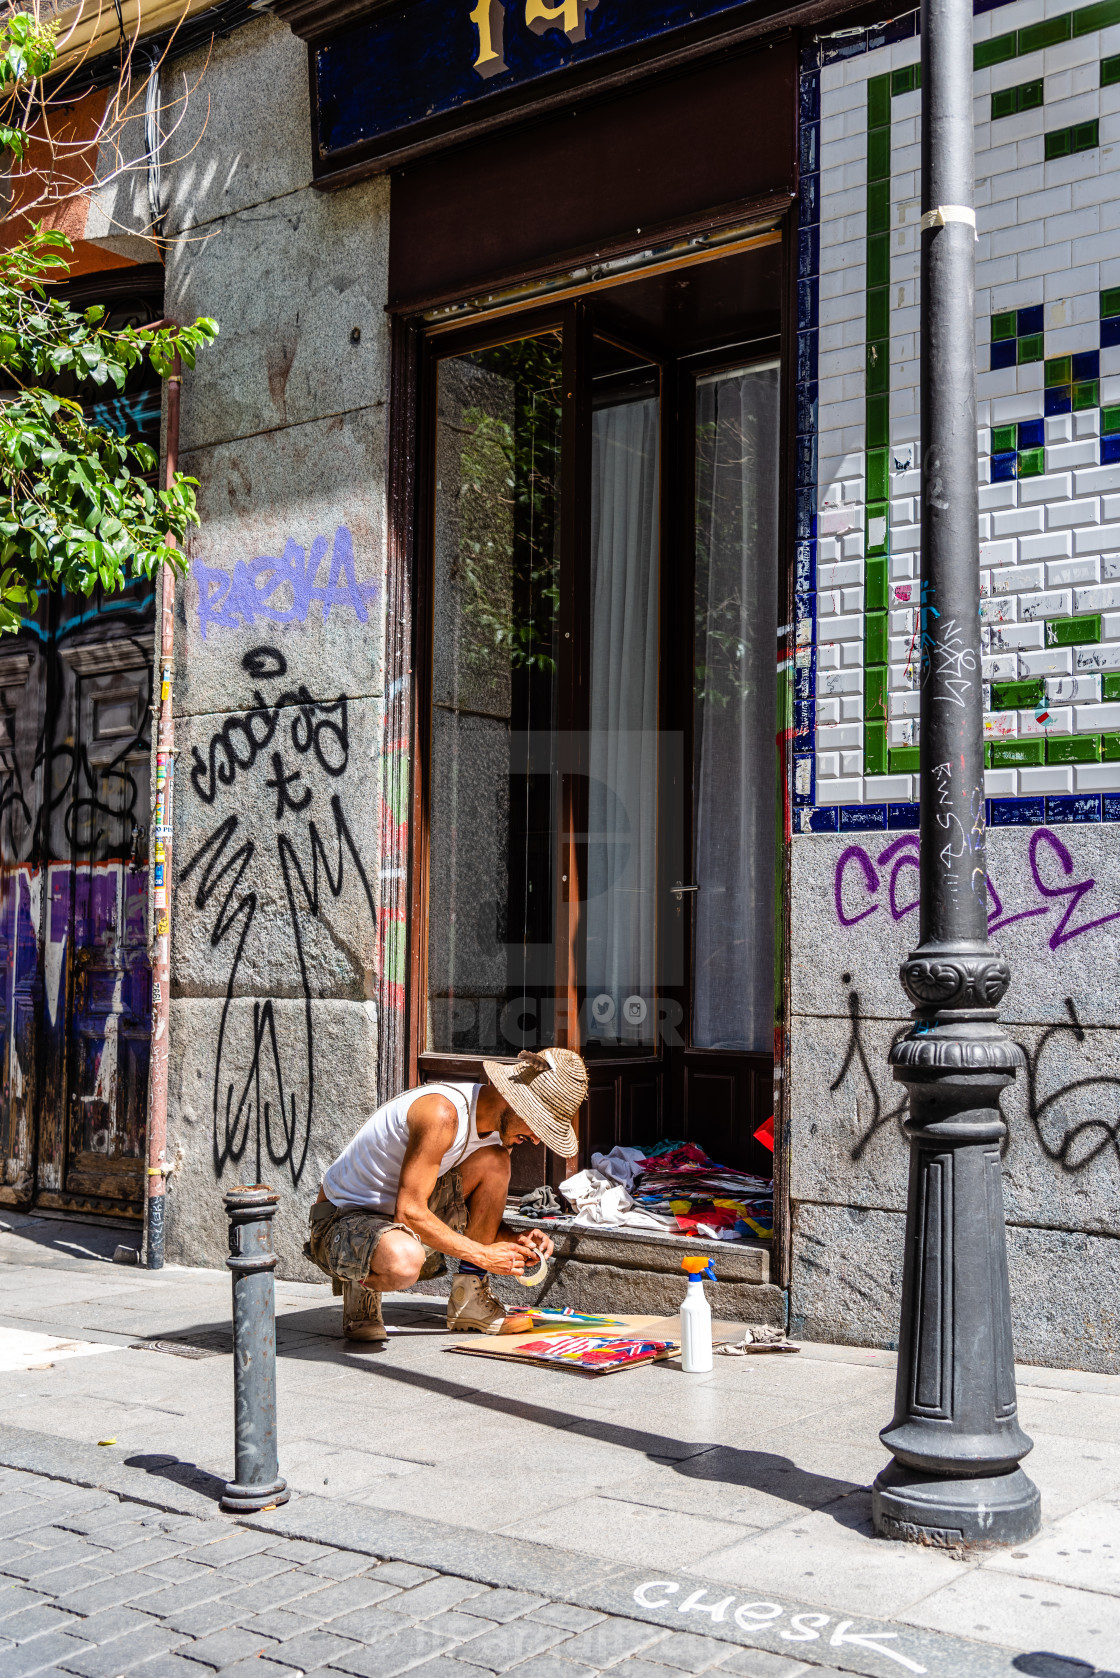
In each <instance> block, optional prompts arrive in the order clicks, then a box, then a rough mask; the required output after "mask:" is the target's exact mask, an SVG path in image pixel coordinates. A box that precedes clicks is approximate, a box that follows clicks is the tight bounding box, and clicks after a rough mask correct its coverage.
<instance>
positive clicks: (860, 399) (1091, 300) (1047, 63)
mask: <svg viewBox="0 0 1120 1678" xmlns="http://www.w3.org/2000/svg"><path fill="white" fill-rule="evenodd" d="M1076 9H1077V8H1076V7H1071V5H1070V4H1069V0H1017V3H1015V4H1012V5H1007V6H1001V7H998V8H997V9H995V10H993V11H991V12H988V13H986V14H984V15H982V16H980V17H977V18H976V19H975V20H974V39H975V40H977V41H979V40H984V39H987V38H988V37H990V36H996V35H1005V34H1008V33H1009V32H1010V31H1012V30H1015V29H1020V28H1022V27H1023V26H1024V25H1027V24H1030V23H1033V22H1036V21H1038V20H1039V19H1042V18H1044V17H1052V16H1056V15H1058V14H1062V13H1066V12H1069V11H1070V10H1076ZM1112 54H1120V25H1118V26H1114V27H1111V28H1108V29H1105V30H1099V31H1096V32H1094V33H1091V34H1087V35H1084V36H1082V37H1080V38H1078V39H1075V40H1072V41H1067V42H1063V43H1061V44H1060V45H1058V46H1054V47H1050V48H1047V49H1046V50H1045V51H1042V52H1036V53H1032V54H1030V55H1029V56H1025V57H1018V58H1014V59H1011V60H1009V61H1008V62H1006V63H1003V64H999V65H997V66H995V67H993V68H990V69H985V70H979V71H976V72H975V76H974V89H975V117H976V207H977V230H978V242H977V248H976V258H977V266H976V285H977V298H976V345H977V370H978V378H977V398H978V426H979V430H978V437H977V455H978V467H979V478H980V486H981V487H980V515H981V516H980V525H981V548H980V559H979V562H980V573H981V592H982V596H983V606H982V618H983V629H982V634H983V639H984V643H985V675H986V677H987V678H988V679H989V680H996V681H1000V680H1011V679H1015V678H1026V677H1042V678H1044V679H1045V682H1046V698H1047V706H1048V707H1050V708H1049V710H1048V715H1047V717H1046V720H1045V721H1044V722H1041V723H1040V722H1039V721H1038V720H1037V719H1036V716H1035V713H1034V711H1033V710H1032V711H1028V712H1022V711H1020V712H999V713H992V714H989V716H988V718H987V722H986V726H987V729H988V732H989V736H990V737H991V738H997V739H1003V738H1008V737H1023V736H1030V735H1033V734H1036V733H1038V732H1048V733H1051V734H1070V733H1076V732H1078V731H1086V732H1100V731H1103V730H1109V729H1118V728H1120V705H1116V704H1105V703H1104V702H1103V701H1102V697H1101V673H1102V672H1104V671H1113V670H1120V465H1106V466H1102V465H1101V464H1100V463H1099V457H1100V448H1099V433H1100V418H1101V416H1100V411H1099V409H1093V410H1091V411H1086V412H1082V413H1078V414H1070V415H1062V416H1058V417H1056V418H1051V419H1048V420H1047V421H1046V426H1045V434H1046V455H1045V462H1046V470H1045V475H1044V476H1042V477H1035V478H1024V479H1020V480H1017V481H1012V482H1008V483H992V482H991V481H990V470H989V465H990V462H989V454H990V447H991V427H992V426H996V425H1007V424H1010V423H1012V422H1017V421H1021V420H1032V419H1040V418H1042V417H1043V363H1042V362H1036V363H1032V364H1030V365H1027V366H1021V367H1012V368H1009V369H1007V370H1005V371H996V372H990V371H988V363H989V342H990V320H991V316H992V315H993V314H994V313H999V312H1002V311H1004V310H1010V309H1021V308H1026V307H1029V306H1032V305H1037V304H1042V305H1044V311H1045V313H1044V324H1045V350H1044V353H1045V356H1046V357H1047V358H1049V357H1053V356H1058V355H1066V354H1070V353H1073V352H1077V351H1081V350H1095V349H1097V348H1098V346H1099V343H1100V337H1099V334H1100V318H1099V317H1100V293H1101V291H1102V290H1103V289H1105V288H1108V287H1111V286H1116V285H1120V85H1116V86H1112V87H1107V88H1101V87H1100V85H1099V81H1100V76H1099V64H1100V61H1101V59H1103V58H1106V57H1109V56H1110V55H1112ZM919 57H920V45H919V42H918V40H917V38H914V39H911V40H907V41H902V42H899V43H897V44H895V45H893V46H887V47H882V48H879V49H878V50H872V51H868V52H866V53H863V54H862V55H860V56H858V57H854V58H849V59H847V60H845V61H843V62H839V63H835V64H831V65H826V66H825V67H824V68H823V69H822V71H821V154H820V155H821V174H820V281H819V305H818V306H819V328H820V335H819V363H818V381H819V398H818V401H819V406H818V476H817V482H818V544H817V562H818V572H817V588H818V597H817V613H818V617H817V682H816V691H817V707H816V727H817V737H816V777H817V782H816V801H817V803H818V804H836V803H859V802H875V801H877V800H882V799H902V800H906V799H910V798H912V797H915V796H916V791H917V789H916V777H911V776H909V775H889V776H865V775H864V773H863V751H862V741H863V724H862V711H863V703H862V689H863V657H864V655H863V615H862V614H863V547H864V534H863V532H864V505H863V495H864V488H863V485H864V357H865V337H866V325H865V296H866V292H865V285H866V271H865V258H866V162H865V159H866V142H867V81H868V79H869V78H870V77H872V76H877V75H882V74H883V73H884V72H885V71H888V70H894V69H898V68H901V67H902V66H905V65H909V64H914V63H916V62H917V60H918V58H919ZM1038 77H1042V78H1044V87H1045V102H1044V104H1043V105H1042V106H1041V107H1040V108H1037V109H1035V110H1032V111H1027V112H1023V113H1021V114H1019V115H1015V116H1010V117H1004V118H1001V119H999V120H997V121H996V122H992V121H991V94H992V92H993V91H995V90H998V89H1002V88H1005V87H1011V86H1017V85H1019V84H1021V83H1023V82H1027V81H1031V80H1033V79H1036V78H1038ZM920 109H921V94H920V92H915V93H908V94H903V95H899V96H896V97H895V98H894V99H893V100H892V106H891V146H892V176H891V234H890V243H891V396H890V414H891V457H892V458H891V467H892V477H891V503H890V562H889V575H890V585H891V595H890V620H889V630H890V642H889V647H890V650H889V659H890V696H889V720H888V740H889V744H890V745H892V746H901V745H909V744H917V738H918V736H917V728H918V719H917V712H918V695H917V690H916V680H917V670H916V659H915V656H914V647H915V615H916V606H917V598H918V571H919V558H918V547H919V527H918V471H917V456H918V437H919V418H918V361H917V355H918V329H919V299H918V295H917V293H918V266H919V262H918V220H919V215H920V207H919V191H920V183H919V171H920V165H921V159H920V134H919V124H920ZM1090 118H1098V119H1099V123H1100V144H1099V146H1098V147H1097V148H1095V149H1094V150H1092V151H1087V152H1082V153H1080V154H1078V155H1074V156H1072V157H1066V158H1062V159H1057V160H1055V161H1052V162H1046V161H1045V159H1044V149H1043V148H1044V142H1043V136H1044V134H1045V133H1048V132H1051V131H1052V130H1054V129H1059V128H1064V127H1067V126H1069V125H1071V124H1073V123H1076V122H1083V121H1086V120H1088V119H1090ZM1100 399H1101V404H1102V405H1107V404H1111V403H1120V347H1118V348H1115V349H1106V350H1104V351H1102V353H1101V385H1100ZM1083 612H1100V613H1102V614H1103V616H1102V623H1101V642H1100V644H1099V645H1094V646H1084V647H1069V648H1066V647H1061V648H1059V647H1054V648H1048V647H1047V645H1046V639H1047V637H1046V624H1047V622H1048V621H1051V620H1053V619H1054V618H1060V617H1068V616H1070V615H1076V614H1078V613H1083ZM1111 789H1120V763H1100V764H1081V765H1056V764H1055V765H1045V766H1040V767H1037V768H1034V767H1031V768H1019V769H999V770H989V772H988V791H989V793H990V794H992V795H996V794H1000V795H1026V794H1031V793H1037V792H1050V793H1060V792H1074V791H1090V790H1091V791H1101V790H1111Z"/></svg>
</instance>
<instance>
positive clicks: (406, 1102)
mask: <svg viewBox="0 0 1120 1678" xmlns="http://www.w3.org/2000/svg"><path fill="white" fill-rule="evenodd" d="M482 1064H483V1066H484V1067H485V1069H486V1074H487V1076H488V1078H489V1079H490V1083H489V1084H457V1083H456V1084H450V1083H448V1084H423V1085H421V1087H420V1088H419V1089H413V1090H406V1091H405V1093H404V1094H403V1095H398V1096H397V1097H396V1098H395V1099H394V1100H392V1101H387V1102H386V1103H385V1105H384V1106H383V1107H379V1108H378V1109H377V1111H376V1112H375V1113H374V1114H373V1115H372V1116H371V1117H370V1118H369V1119H367V1120H366V1122H365V1124H364V1125H363V1126H362V1128H361V1130H360V1131H359V1132H358V1134H357V1135H356V1136H355V1137H354V1139H353V1141H352V1142H350V1143H348V1145H347V1146H346V1147H345V1148H344V1149H343V1150H342V1152H341V1153H340V1154H339V1156H338V1158H337V1159H336V1160H335V1162H334V1164H333V1165H332V1166H330V1167H329V1168H328V1170H327V1171H326V1172H325V1174H324V1176H323V1183H322V1187H321V1188H320V1190H319V1198H318V1200H317V1202H316V1203H315V1205H314V1206H313V1207H312V1208H311V1232H310V1239H309V1241H308V1245H307V1249H306V1250H307V1252H308V1253H309V1255H310V1257H311V1258H312V1259H313V1260H314V1261H315V1263H316V1264H317V1265H318V1266H319V1268H320V1270H325V1271H326V1273H327V1275H328V1276H331V1277H332V1278H334V1279H335V1280H336V1282H341V1284H342V1320H343V1332H344V1334H345V1335H346V1337H347V1339H349V1340H386V1339H387V1338H388V1336H387V1334H386V1332H385V1325H384V1322H383V1321H382V1317H381V1295H382V1294H383V1293H390V1292H393V1291H395V1290H396V1289H399V1288H408V1287H411V1286H412V1284H413V1282H417V1281H420V1280H421V1279H426V1278H428V1277H430V1276H438V1275H439V1274H440V1273H441V1272H442V1271H443V1269H444V1264H443V1259H444V1257H447V1258H455V1259H458V1260H459V1274H458V1275H457V1276H456V1277H455V1279H454V1281H453V1282H452V1284H451V1298H450V1299H449V1301H448V1305H447V1326H448V1328H451V1329H478V1330H479V1331H480V1332H481V1333H483V1334H501V1333H502V1332H503V1331H504V1325H505V1322H506V1312H505V1309H504V1307H503V1306H502V1305H501V1303H500V1301H499V1300H498V1299H497V1298H496V1297H495V1295H494V1293H493V1292H492V1290H491V1287H490V1283H489V1281H488V1279H487V1273H488V1272H489V1273H491V1274H493V1275H496V1276H520V1275H522V1274H523V1273H524V1271H525V1268H526V1264H527V1263H529V1264H530V1267H531V1268H535V1267H536V1264H537V1261H538V1259H539V1257H540V1255H541V1254H542V1253H543V1254H549V1253H551V1252H552V1242H551V1241H550V1240H549V1238H548V1236H547V1235H545V1234H544V1233H543V1231H541V1230H533V1231H532V1232H531V1233H530V1234H525V1235H516V1236H515V1235H514V1233H513V1231H512V1230H510V1229H508V1228H507V1227H505V1226H504V1225H503V1223H502V1214H503V1212H504V1211H505V1204H506V1192H507V1190H508V1188H509V1174H510V1150H511V1148H515V1147H516V1146H517V1145H518V1143H520V1142H524V1141H526V1140H527V1139H530V1138H531V1139H532V1140H534V1141H537V1142H543V1143H544V1144H545V1146H546V1147H547V1148H551V1149H552V1151H553V1153H556V1154H559V1155H560V1156H561V1157H562V1158H564V1159H570V1158H571V1156H572V1155H573V1154H574V1153H575V1152H576V1151H577V1140H576V1133H575V1130H574V1129H573V1126H572V1120H573V1119H574V1118H575V1116H576V1114H577V1112H578V1111H579V1108H580V1106H581V1105H582V1103H583V1100H584V1097H585V1096H586V1094H587V1069H586V1068H585V1066H584V1064H583V1061H582V1060H581V1059H580V1057H579V1055H577V1054H576V1053H575V1051H574V1050H572V1049H544V1050H543V1051H542V1052H541V1053H540V1054H534V1053H530V1052H529V1051H524V1052H523V1053H522V1054H521V1055H520V1056H519V1057H518V1059H517V1061H516V1062H515V1063H514V1064H513V1065H512V1066H510V1065H506V1064H503V1063H502V1062H501V1061H490V1060H487V1061H483V1063H482ZM507 1332H508V1331H507Z"/></svg>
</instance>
